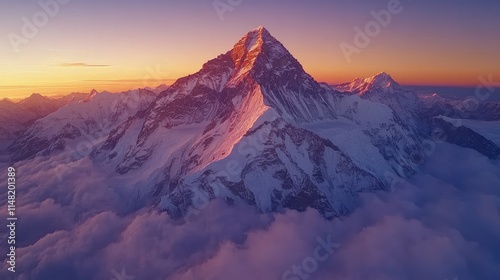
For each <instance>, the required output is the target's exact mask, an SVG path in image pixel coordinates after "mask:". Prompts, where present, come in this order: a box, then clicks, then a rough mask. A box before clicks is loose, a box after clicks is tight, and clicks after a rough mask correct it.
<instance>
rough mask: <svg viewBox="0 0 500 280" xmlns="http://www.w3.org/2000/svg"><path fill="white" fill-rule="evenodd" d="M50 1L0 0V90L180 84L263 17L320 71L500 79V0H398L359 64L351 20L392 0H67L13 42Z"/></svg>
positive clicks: (401, 78)
mask: <svg viewBox="0 0 500 280" xmlns="http://www.w3.org/2000/svg"><path fill="white" fill-rule="evenodd" d="M49 1H51V0H41V1H40V0H26V1H6V0H1V1H0V35H1V37H0V77H1V78H0V98H2V97H9V98H18V97H23V96H27V95H30V94H31V93H33V92H39V93H42V94H45V95H54V94H65V93H70V92H76V91H81V92H88V91H89V90H91V89H92V88H96V89H98V90H110V91H121V90H126V89H131V88H136V87H144V86H156V85H158V84H160V83H167V84H168V83H172V82H173V81H175V79H177V78H179V77H182V76H185V75H188V74H191V73H194V72H196V71H197V70H199V69H200V67H201V65H202V64H203V63H204V62H206V61H207V60H209V59H211V58H214V57H215V56H217V55H218V54H221V53H225V52H226V51H228V50H229V49H231V48H232V46H233V45H234V44H235V43H236V42H237V41H238V40H239V39H240V38H241V37H242V36H243V35H244V34H245V33H246V32H248V31H249V30H251V29H254V28H256V27H257V26H259V25H262V26H265V27H266V28H267V29H268V30H269V31H270V32H271V34H272V35H273V36H275V37H276V38H277V39H278V40H280V41H281V42H282V43H283V44H284V45H285V47H287V48H288V49H289V50H290V52H291V53H292V54H293V55H294V56H295V57H296V58H297V59H298V60H299V61H300V62H301V63H302V65H303V66H304V68H305V69H306V71H308V72H309V73H310V74H311V75H313V76H314V77H315V78H316V79H317V80H319V81H325V82H328V83H341V82H346V81H350V80H352V79H353V78H355V77H367V76H372V75H374V74H376V73H378V72H381V71H385V72H387V73H389V74H391V75H392V76H393V77H394V78H395V79H396V80H397V81H398V82H400V83H402V84H420V85H470V86H474V85H477V84H478V83H479V82H478V76H487V75H490V74H491V75H493V80H500V54H499V50H500V1H473V0H443V1H432V0H415V1H411V0H401V6H402V7H403V11H402V12H401V13H399V14H397V15H393V17H392V20H391V22H390V24H389V25H388V26H387V27H384V28H382V30H381V32H380V34H379V35H378V36H375V37H374V38H372V40H371V42H370V44H369V45H368V46H367V47H365V48H363V49H362V50H361V53H359V54H354V55H352V57H351V58H352V61H351V63H348V62H347V60H346V59H345V57H344V55H343V53H342V51H341V49H340V47H339V45H340V44H341V43H342V42H346V43H349V44H353V43H354V36H355V31H354V27H356V26H358V27H361V28H364V27H365V25H366V24H367V23H368V22H369V21H371V20H373V17H372V15H371V14H370V12H371V11H372V10H374V11H379V10H382V9H387V4H388V3H389V0H376V1H373V0H363V1H361V0H358V1H356V0H338V1H331V0H309V1H298V0H296V1H295V0H286V1H285V0H281V1H265V0H242V1H241V4H239V5H237V6H236V7H234V9H233V10H232V11H228V12H226V13H224V14H223V20H221V18H220V17H219V15H218V14H217V12H216V10H215V8H214V6H213V1H212V0H182V1H180V0H179V1H169V0H150V1H141V0H120V1H103V0H70V2H69V3H67V4H65V5H61V7H60V11H59V12H58V13H57V14H56V15H55V16H54V17H52V18H50V19H49V20H48V23H47V24H46V25H45V26H42V27H41V28H39V30H38V32H36V35H35V36H34V37H33V38H30V39H28V40H27V43H25V44H22V45H20V46H19V50H20V51H19V52H16V51H14V49H13V45H12V44H11V42H10V40H9V34H12V33H15V34H18V35H20V36H22V33H21V29H22V28H23V25H24V23H23V17H26V18H27V19H29V20H30V21H32V18H33V15H34V14H36V13H37V12H40V11H43V10H42V8H41V7H40V4H39V2H49ZM52 1H55V0H52ZM60 1H62V0H60ZM65 1H68V0H65ZM220 2H222V3H229V2H233V3H235V2H238V1H236V0H232V1H231V0H220Z"/></svg>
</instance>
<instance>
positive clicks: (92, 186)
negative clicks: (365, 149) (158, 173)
mask: <svg viewBox="0 0 500 280" xmlns="http://www.w3.org/2000/svg"><path fill="white" fill-rule="evenodd" d="M54 160H55V162H57V158H56V159H54ZM16 167H17V178H18V182H17V197H18V199H17V201H16V204H17V215H18V217H19V221H18V228H17V247H18V249H17V266H16V270H17V272H16V274H12V273H11V272H8V271H7V270H6V268H7V264H6V262H5V261H3V263H2V269H1V272H0V279H20V280H23V279H26V280H27V279H50V280H57V279H65V280H66V279H73V280H79V279H82V280H83V279H85V280H88V279H117V280H121V279H120V278H122V279H137V280H139V279H141V280H142V279H153V280H156V279H169V280H170V279H176V280H177V279H180V280H188V279H192V280H195V279H196V280H199V279H203V280H204V279H207V280H212V279H213V280H215V279H217V280H219V279H222V280H225V279H239V280H246V279H276V280H279V279H290V280H302V279H325V280H326V279H328V280H331V279H339V280H340V279H342V280H355V279H360V280H368V279H397V280H404V279H426V280H427V279H428V280H433V279H435V280H444V279H450V280H452V279H458V280H465V279H475V280H477V279H500V162H499V161H491V160H488V159H487V158H486V157H484V156H483V155H481V154H479V153H477V152H476V151H473V150H469V149H463V148H460V147H457V146H454V145H450V144H439V145H438V147H437V149H436V152H435V153H434V154H433V155H432V156H430V157H429V158H427V160H426V162H425V163H424V164H423V165H422V166H421V170H420V172H419V174H418V175H415V176H414V177H412V178H410V179H409V180H408V181H407V182H404V183H399V184H398V185H396V188H395V191H394V192H391V193H387V192H380V193H367V194H363V195H362V196H361V197H360V205H359V207H358V208H357V209H355V210H354V211H353V213H352V214H351V215H349V216H346V217H341V218H337V219H334V220H333V221H327V220H325V219H323V218H322V216H321V215H320V214H318V213H317V212H316V211H315V210H312V209H311V210H308V211H306V212H302V213H299V212H297V211H293V210H288V211H286V212H283V213H275V214H262V213H259V212H257V211H256V210H255V209H254V208H253V207H251V206H243V205H236V206H228V205H227V204H226V203H224V202H223V201H220V200H214V201H212V202H211V203H210V204H208V206H207V207H206V208H204V209H203V211H202V212H201V213H200V214H199V215H197V216H194V217H193V219H192V220H190V221H189V222H187V223H182V222H179V221H176V220H172V219H171V218H170V217H169V216H168V215H167V214H166V213H160V212H158V211H156V209H155V208H154V206H152V205H149V204H147V203H145V202H140V201H137V199H136V196H134V192H133V191H128V190H126V189H125V188H124V187H120V186H117V185H113V184H111V183H110V182H109V179H108V177H107V176H106V174H105V172H104V171H102V170H100V169H99V168H98V167H96V166H94V165H93V163H92V162H91V161H90V160H89V159H85V158H84V159H80V160H78V161H76V162H73V163H69V164H65V165H64V169H65V170H64V172H61V166H59V167H57V165H55V164H47V162H45V161H43V160H42V159H39V158H37V159H33V160H30V161H25V162H22V163H19V164H18V165H17V166H16ZM56 168H57V169H58V170H57V171H58V172H55V169H56ZM5 170H6V168H4V167H3V166H2V167H1V172H2V173H0V182H6V176H7V175H6V174H5ZM56 173H57V174H62V175H60V176H55V174H56ZM0 205H1V206H0V220H1V221H6V188H1V190H0ZM0 233H1V236H0V240H2V241H1V243H0V249H1V250H0V251H1V255H2V256H6V254H7V242H6V238H7V233H6V232H5V231H4V230H2V231H0ZM325 243H328V244H330V245H332V244H333V243H334V246H331V247H329V248H326V247H328V246H326V247H325ZM4 258H5V257H3V258H1V259H4Z"/></svg>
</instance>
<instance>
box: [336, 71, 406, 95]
mask: <svg viewBox="0 0 500 280" xmlns="http://www.w3.org/2000/svg"><path fill="white" fill-rule="evenodd" d="M334 88H335V89H337V90H339V91H342V92H352V93H356V94H359V95H363V94H365V93H368V92H372V91H375V90H382V91H384V92H394V91H395V90H396V89H399V88H400V85H399V84H398V83H397V82H396V81H395V80H394V79H393V78H392V77H391V76H390V75H389V74H387V73H385V72H380V73H378V74H376V75H375V76H372V77H369V78H364V79H362V78H356V79H354V80H353V81H352V82H350V83H344V84H340V85H336V86H334Z"/></svg>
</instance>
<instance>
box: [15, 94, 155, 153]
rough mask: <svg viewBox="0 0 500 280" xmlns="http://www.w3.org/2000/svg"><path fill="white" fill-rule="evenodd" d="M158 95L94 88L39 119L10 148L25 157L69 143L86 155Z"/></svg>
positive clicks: (52, 151) (49, 151) (76, 150)
mask: <svg viewBox="0 0 500 280" xmlns="http://www.w3.org/2000/svg"><path fill="white" fill-rule="evenodd" d="M155 97H156V95H155V94H154V93H152V92H150V91H146V90H134V91H129V92H125V93H121V94H113V93H109V92H101V93H97V92H96V91H93V92H91V93H90V94H89V95H88V96H87V97H86V98H84V99H82V100H79V101H78V102H70V103H69V104H67V105H65V106H63V107H62V108H60V109H59V110H57V111H55V112H53V113H52V114H49V115H48V116H45V117H43V118H41V119H38V120H37V121H36V122H35V123H34V124H33V125H31V126H30V127H29V128H28V129H27V130H25V131H24V132H23V133H22V134H21V135H20V136H19V138H17V139H16V141H15V142H14V143H13V144H12V146H11V148H10V149H9V151H10V152H11V155H12V158H13V159H14V160H22V159H26V158H29V157H32V156H35V155H37V154H40V155H45V156H46V155H51V154H54V153H56V152H59V151H62V150H65V149H67V148H68V147H67V146H68V145H69V146H71V149H72V150H73V151H74V152H75V154H79V155H80V156H82V155H85V153H88V151H85V150H86V149H91V148H92V147H93V146H94V145H97V144H99V143H100V142H102V141H103V140H104V139H106V138H107V136H108V134H109V132H110V131H111V130H112V129H113V128H115V127H116V125H117V124H120V123H122V122H124V121H125V120H127V119H128V118H129V117H130V116H133V115H135V114H136V113H137V112H138V111H140V110H145V109H147V108H148V106H149V105H150V104H151V102H152V101H153V100H154V98H155ZM82 143H84V144H83V145H82Z"/></svg>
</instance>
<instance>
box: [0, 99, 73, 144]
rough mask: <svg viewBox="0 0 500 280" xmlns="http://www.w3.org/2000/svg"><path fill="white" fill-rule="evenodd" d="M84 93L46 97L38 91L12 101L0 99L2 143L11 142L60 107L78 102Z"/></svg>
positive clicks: (0, 136) (0, 134) (0, 137)
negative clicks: (38, 120) (17, 100)
mask: <svg viewBox="0 0 500 280" xmlns="http://www.w3.org/2000/svg"><path fill="white" fill-rule="evenodd" d="M82 97H83V94H71V95H67V96H65V97H54V98H52V97H50V98H49V97H45V96H42V95H40V94H38V93H34V94H32V95H31V96H29V97H27V98H25V99H23V100H21V101H20V102H12V101H10V100H8V99H3V100H0V143H1V142H9V141H11V140H14V138H15V137H16V136H17V134H19V133H20V132H21V131H23V130H24V129H26V128H27V127H28V126H29V125H31V124H32V123H33V122H34V121H36V120H37V119H39V118H42V117H45V116H47V115H48V114H50V113H53V112H55V111H56V110H57V109H59V108H60V107H62V106H64V105H66V104H68V103H71V102H77V101H78V100H80V99H81V98H82Z"/></svg>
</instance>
